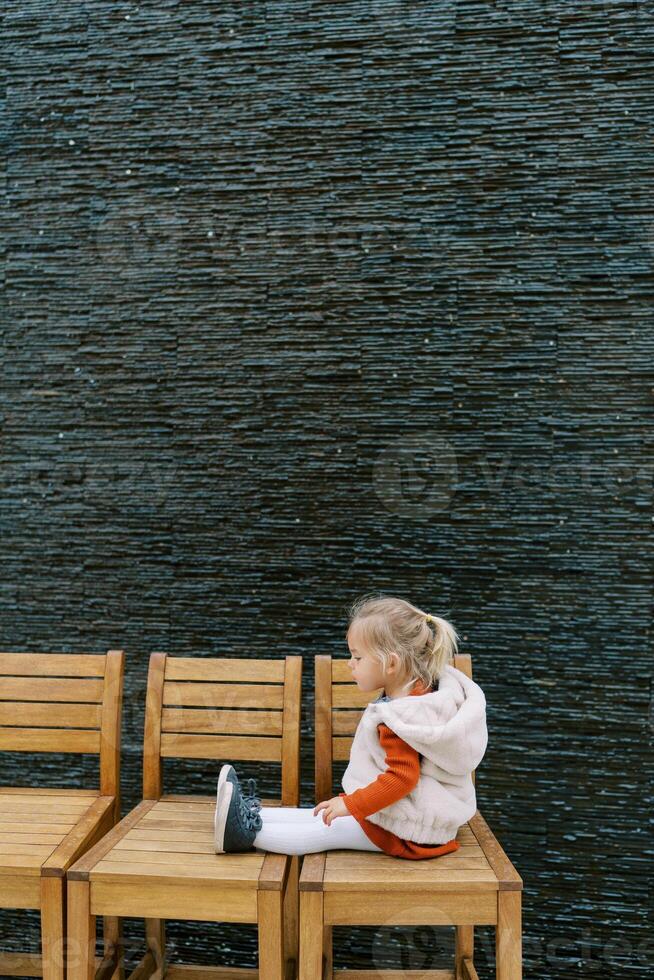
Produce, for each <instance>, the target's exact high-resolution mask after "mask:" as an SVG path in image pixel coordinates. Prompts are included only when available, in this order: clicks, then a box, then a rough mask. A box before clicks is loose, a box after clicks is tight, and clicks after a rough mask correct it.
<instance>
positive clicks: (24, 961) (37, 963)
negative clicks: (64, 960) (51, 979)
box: [0, 952, 43, 977]
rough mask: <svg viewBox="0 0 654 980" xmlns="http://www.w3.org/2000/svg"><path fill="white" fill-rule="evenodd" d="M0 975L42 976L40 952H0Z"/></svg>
mask: <svg viewBox="0 0 654 980" xmlns="http://www.w3.org/2000/svg"><path fill="white" fill-rule="evenodd" d="M0 976H3V977H5V976H7V977H42V976H43V968H42V966H41V954H40V953H5V952H2V953H0Z"/></svg>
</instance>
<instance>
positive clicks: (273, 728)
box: [143, 653, 302, 806]
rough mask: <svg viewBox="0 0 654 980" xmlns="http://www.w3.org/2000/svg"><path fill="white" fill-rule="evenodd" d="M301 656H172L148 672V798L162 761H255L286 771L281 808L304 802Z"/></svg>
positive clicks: (157, 657)
mask: <svg viewBox="0 0 654 980" xmlns="http://www.w3.org/2000/svg"><path fill="white" fill-rule="evenodd" d="M301 699H302V657H299V656H289V657H285V658H284V659H279V660H257V659H238V658H231V657H171V656H168V655H167V654H165V653H153V654H152V655H151V657H150V668H149V671H148V689H147V695H146V708H145V735H144V744H143V797H144V799H150V800H151V799H159V797H160V796H161V794H162V792H163V773H162V764H161V760H162V759H164V758H177V759H181V758H186V759H221V760H223V762H234V761H236V760H238V759H241V760H256V761H262V762H279V763H281V767H282V773H281V775H282V796H281V803H282V805H283V806H298V804H299V800H300V721H301V709H302V705H301Z"/></svg>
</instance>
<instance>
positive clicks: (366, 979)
mask: <svg viewBox="0 0 654 980" xmlns="http://www.w3.org/2000/svg"><path fill="white" fill-rule="evenodd" d="M333 976H334V980H456V977H455V975H454V972H453V971H452V970H384V972H383V973H380V972H379V970H334V974H333ZM166 980H168V974H166Z"/></svg>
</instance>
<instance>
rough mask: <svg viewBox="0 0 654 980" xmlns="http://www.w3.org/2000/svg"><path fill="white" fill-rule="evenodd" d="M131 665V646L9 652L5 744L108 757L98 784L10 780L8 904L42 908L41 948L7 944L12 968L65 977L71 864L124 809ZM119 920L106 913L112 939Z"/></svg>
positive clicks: (2, 722)
mask: <svg viewBox="0 0 654 980" xmlns="http://www.w3.org/2000/svg"><path fill="white" fill-rule="evenodd" d="M124 665H125V656H124V653H123V651H122V650H109V651H108V652H107V653H106V654H101V655H95V654H59V653H0V750H4V751H6V752H48V753H51V752H52V753H59V752H67V753H68V752H74V753H90V754H95V755H99V757H100V759H99V770H100V772H99V777H100V778H99V783H100V785H99V789H96V790H93V789H79V788H77V789H57V788H42V787H39V788H34V787H23V786H2V787H0V851H1V852H2V854H1V856H0V908H5V909H8V908H11V909H39V910H40V913H41V954H40V955H39V954H38V953H30V952H25V953H9V952H3V953H0V974H2V975H9V976H43V977H44V980H64V978H65V972H66V952H67V949H66V884H67V883H66V872H67V871H68V869H69V868H70V866H71V865H72V864H73V863H74V862H75V861H76V860H77V859H78V858H79V857H80V856H81V855H83V854H84V853H85V852H86V851H87V850H88V849H89V848H90V847H91V846H93V845H94V844H95V843H96V842H97V841H98V840H99V839H100V838H101V837H103V836H104V834H106V833H107V832H108V831H109V830H110V829H111V828H112V827H113V826H114V824H115V823H116V820H117V819H118V818H119V816H120V735H121V710H122V698H123V676H124ZM58 726H60V727H58ZM117 929H118V920H117V919H115V918H113V917H110V918H107V919H105V922H104V934H105V942H106V943H111V942H112V941H113V938H114V937H115V936H116V935H117Z"/></svg>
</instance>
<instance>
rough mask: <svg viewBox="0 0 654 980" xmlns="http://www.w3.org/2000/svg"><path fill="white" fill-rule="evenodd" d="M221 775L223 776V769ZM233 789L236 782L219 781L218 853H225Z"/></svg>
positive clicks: (217, 800)
mask: <svg viewBox="0 0 654 980" xmlns="http://www.w3.org/2000/svg"><path fill="white" fill-rule="evenodd" d="M223 768H225V767H223ZM220 775H221V776H222V770H221V772H220ZM233 791H234V784H233V783H230V782H229V781H228V780H227V779H224V780H223V781H222V783H220V782H219V785H218V792H217V795H216V815H215V818H214V844H215V850H216V854H224V853H225V827H226V825H227V814H228V813H229V805H230V803H231V802H232V793H233Z"/></svg>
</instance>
